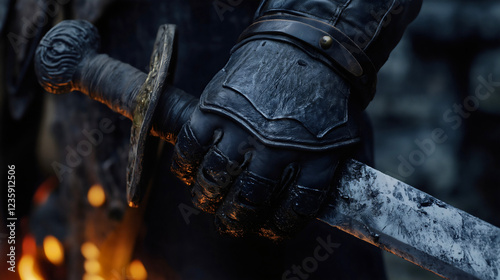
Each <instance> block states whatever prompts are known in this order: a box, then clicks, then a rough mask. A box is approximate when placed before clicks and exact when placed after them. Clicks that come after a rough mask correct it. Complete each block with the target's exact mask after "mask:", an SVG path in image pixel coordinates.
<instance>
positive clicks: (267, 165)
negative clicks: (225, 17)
mask: <svg viewBox="0 0 500 280" xmlns="http://www.w3.org/2000/svg"><path fill="white" fill-rule="evenodd" d="M339 2H342V1H263V4H261V7H260V9H259V11H258V12H257V15H258V18H257V19H256V20H255V22H254V23H253V24H252V25H251V26H250V27H249V28H247V29H246V30H245V31H244V32H243V34H242V35H241V37H240V42H239V43H238V44H237V45H236V46H235V47H234V49H233V51H232V54H231V57H230V59H229V61H228V63H227V64H226V66H225V67H224V68H223V69H222V70H221V71H220V72H219V73H218V74H217V75H216V76H215V77H214V78H213V79H212V81H211V82H210V83H209V84H208V86H207V87H206V89H205V91H204V93H203V95H202V98H201V100H200V103H199V106H198V108H197V109H196V110H195V112H194V113H193V115H192V116H191V119H190V121H189V122H188V123H187V124H185V125H184V127H183V128H182V131H181V133H180V135H179V137H178V139H177V144H176V147H175V155H174V160H173V166H172V170H173V172H174V173H175V174H177V176H178V177H179V178H181V179H182V180H183V181H184V182H186V184H188V185H189V186H190V190H191V194H192V197H193V203H194V204H195V205H196V206H197V207H198V208H200V209H202V210H204V211H207V212H210V213H214V214H215V215H216V224H217V226H218V228H219V230H220V231H222V232H228V233H231V234H233V235H238V236H239V235H242V234H244V233H247V232H256V233H259V234H261V235H264V236H266V237H269V238H272V239H276V238H280V237H283V236H290V235H293V234H294V233H296V232H297V231H298V230H300V229H301V228H302V227H303V226H304V225H305V224H306V223H307V222H308V221H309V220H310V219H311V218H313V217H314V216H315V215H316V214H317V212H318V210H319V209H320V207H321V205H322V202H323V201H324V199H325V197H326V196H327V194H328V191H329V189H330V187H331V182H332V177H333V175H334V172H335V169H336V167H337V165H338V163H339V160H340V158H341V157H342V156H343V155H344V151H345V150H346V147H348V146H349V145H351V144H354V143H356V142H358V141H359V127H360V121H361V113H362V111H363V110H364V108H365V107H366V106H367V105H368V103H369V102H370V100H371V99H372V98H373V95H374V93H375V85H376V73H377V71H378V69H379V68H380V67H381V66H382V64H383V63H384V62H385V60H386V59H387V57H388V55H389V53H390V51H391V50H392V49H393V48H394V46H395V45H396V44H397V42H398V41H399V39H400V38H401V35H402V33H403V30H404V29H405V28H406V25H407V24H408V23H409V22H411V21H412V20H413V18H414V17H415V16H416V14H417V13H418V10H419V8H420V1H401V2H398V1H387V0H385V1H367V0H366V1H361V0H354V1H347V2H346V3H339ZM365 2H366V3H365ZM374 11H375V12H378V13H381V16H380V17H375V16H373V14H374ZM389 16H390V17H391V19H390V21H388V20H387V19H388V17H389ZM368 26H370V28H368ZM364 27H366V28H364ZM361 37H362V38H365V39H366V40H365V42H366V43H363V42H361V41H360V40H359V38H361Z"/></svg>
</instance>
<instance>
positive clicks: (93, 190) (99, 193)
mask: <svg viewBox="0 0 500 280" xmlns="http://www.w3.org/2000/svg"><path fill="white" fill-rule="evenodd" d="M87 199H88V200H89V203H90V205H92V206H94V207H99V206H101V205H103V204H104V202H105V201H106V194H105V193H104V190H103V188H102V186H101V185H98V184H96V185H93V186H92V187H90V189H89V192H88V193H87Z"/></svg>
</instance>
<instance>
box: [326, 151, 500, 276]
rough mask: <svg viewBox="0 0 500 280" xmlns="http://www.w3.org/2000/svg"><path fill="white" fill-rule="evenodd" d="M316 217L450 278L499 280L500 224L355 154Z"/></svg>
mask: <svg viewBox="0 0 500 280" xmlns="http://www.w3.org/2000/svg"><path fill="white" fill-rule="evenodd" d="M330 202H331V203H329V205H328V206H327V207H325V209H323V210H322V211H321V213H320V215H318V219H319V220H321V221H323V222H325V223H327V224H329V225H331V226H333V227H336V228H339V229H340V230H342V231H345V232H347V233H349V234H352V235H354V236H356V237H358V238H360V239H362V240H364V241H366V242H369V243H371V244H373V245H375V246H377V247H379V248H381V249H384V250H387V251H389V252H391V253H393V254H395V255H397V256H400V257H402V258H404V259H406V260H408V261H410V262H412V263H415V264H417V265H419V266H421V267H423V268H426V269H428V270H430V271H432V272H434V273H436V274H438V275H440V276H442V277H445V278H449V279H485V280H500V229H499V228H497V227H494V226H493V225H491V224H489V223H487V222H485V221H482V220H480V219H478V218H476V217H474V216H472V215H470V214H468V213H466V212H464V211H461V210H459V209H457V208H454V207H452V206H450V205H448V204H446V203H444V202H442V201H440V200H438V199H436V198H434V197H432V196H430V195H428V194H426V193H424V192H422V191H419V190H417V189H415V188H413V187H411V186H409V185H407V184H405V183H402V182H400V181H398V180H396V179H394V178H392V177H390V176H388V175H385V174H383V173H382V172H380V171H378V170H375V169H373V168H371V167H369V166H367V165H365V164H362V163H359V162H357V161H355V160H349V161H348V162H347V163H346V165H345V167H343V170H342V176H341V179H340V183H339V186H338V191H337V193H336V194H335V195H334V196H333V197H332V198H331V201H330Z"/></svg>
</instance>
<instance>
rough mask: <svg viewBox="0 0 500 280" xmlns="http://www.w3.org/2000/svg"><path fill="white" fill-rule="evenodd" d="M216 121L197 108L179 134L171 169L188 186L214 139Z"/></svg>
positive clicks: (191, 182)
mask: <svg viewBox="0 0 500 280" xmlns="http://www.w3.org/2000/svg"><path fill="white" fill-rule="evenodd" d="M214 123H216V122H215V120H214V119H213V117H211V116H210V115H207V114H204V113H203V112H201V111H199V110H195V111H194V113H193V115H192V116H191V119H190V120H189V121H188V122H187V123H186V124H184V125H183V126H182V128H181V131H180V132H179V135H178V136H177V139H176V143H175V148H174V153H173V157H172V165H171V168H170V169H171V171H172V173H174V174H175V175H176V176H177V177H178V178H179V179H181V180H182V181H183V182H184V183H186V184H187V185H188V186H191V185H192V184H193V182H194V180H195V176H196V172H197V171H198V168H199V166H200V163H201V161H202V160H203V157H204V155H205V153H206V152H207V151H208V149H209V148H210V145H211V143H212V142H213V141H214V140H213V137H214V129H215V125H214Z"/></svg>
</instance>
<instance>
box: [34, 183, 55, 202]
mask: <svg viewBox="0 0 500 280" xmlns="http://www.w3.org/2000/svg"><path fill="white" fill-rule="evenodd" d="M56 187H57V178H56V177H54V176H52V177H49V178H48V179H47V180H45V181H44V182H43V183H42V184H41V185H40V186H39V187H38V189H37V190H36V192H35V194H34V195H33V202H34V203H35V205H40V204H44V203H45V202H46V201H47V198H49V195H50V193H51V192H52V191H53V190H54V189H55V188H56Z"/></svg>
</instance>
